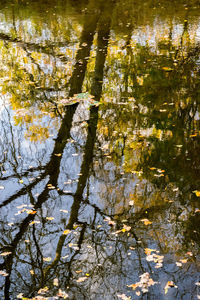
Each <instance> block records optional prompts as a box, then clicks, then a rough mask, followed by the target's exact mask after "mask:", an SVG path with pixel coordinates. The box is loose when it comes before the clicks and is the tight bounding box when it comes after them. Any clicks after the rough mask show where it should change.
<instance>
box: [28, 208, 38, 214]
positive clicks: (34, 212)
mask: <svg viewBox="0 0 200 300" xmlns="http://www.w3.org/2000/svg"><path fill="white" fill-rule="evenodd" d="M26 212H27V214H28V215H34V214H36V213H37V211H36V210H32V209H31V210H26Z"/></svg>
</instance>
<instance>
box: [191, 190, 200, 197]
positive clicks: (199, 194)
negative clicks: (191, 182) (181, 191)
mask: <svg viewBox="0 0 200 300" xmlns="http://www.w3.org/2000/svg"><path fill="white" fill-rule="evenodd" d="M192 192H193V193H195V195H196V196H197V197H200V191H198V190H195V191H192Z"/></svg>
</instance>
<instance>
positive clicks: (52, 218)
mask: <svg viewBox="0 0 200 300" xmlns="http://www.w3.org/2000/svg"><path fill="white" fill-rule="evenodd" d="M46 219H47V220H48V221H52V220H54V217H46Z"/></svg>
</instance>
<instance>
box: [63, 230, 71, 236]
mask: <svg viewBox="0 0 200 300" xmlns="http://www.w3.org/2000/svg"><path fill="white" fill-rule="evenodd" d="M70 232H71V230H69V229H66V230H64V231H63V234H65V235H67V234H69V233H70Z"/></svg>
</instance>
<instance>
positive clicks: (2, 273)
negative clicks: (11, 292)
mask: <svg viewBox="0 0 200 300" xmlns="http://www.w3.org/2000/svg"><path fill="white" fill-rule="evenodd" d="M0 275H2V276H4V277H6V276H8V273H6V272H4V271H0Z"/></svg>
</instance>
